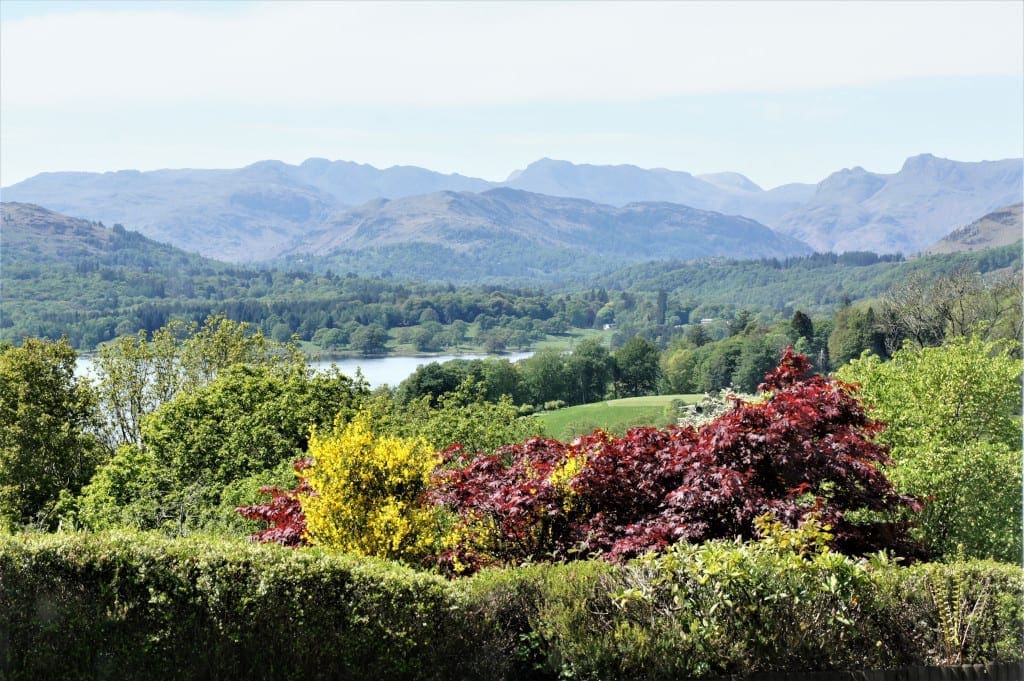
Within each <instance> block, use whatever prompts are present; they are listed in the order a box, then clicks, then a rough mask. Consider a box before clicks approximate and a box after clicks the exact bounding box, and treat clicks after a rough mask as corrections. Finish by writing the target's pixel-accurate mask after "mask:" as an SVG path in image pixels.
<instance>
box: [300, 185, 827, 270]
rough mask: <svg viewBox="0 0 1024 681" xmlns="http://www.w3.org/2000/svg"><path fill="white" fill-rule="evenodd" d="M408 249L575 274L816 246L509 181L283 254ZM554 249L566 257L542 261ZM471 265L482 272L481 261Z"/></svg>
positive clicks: (756, 226) (404, 201)
mask: <svg viewBox="0 0 1024 681" xmlns="http://www.w3.org/2000/svg"><path fill="white" fill-rule="evenodd" d="M399 246H402V247H410V246H416V247H418V248H419V249H420V250H421V252H422V253H423V254H424V256H425V257H432V258H433V259H437V258H441V259H445V260H447V259H451V258H460V259H461V258H466V259H468V260H470V261H472V260H473V259H483V260H486V261H487V262H486V263H484V264H485V265H486V268H487V271H488V272H489V273H490V274H492V275H494V276H523V275H524V264H527V265H526V266H527V267H528V268H530V269H528V271H529V272H530V273H531V274H532V275H534V276H541V277H544V278H556V279H560V278H564V276H565V274H564V273H561V272H558V271H556V270H558V269H563V270H566V271H572V269H573V267H574V264H575V263H578V262H580V261H581V260H586V261H588V263H590V264H591V265H594V264H596V263H602V265H601V266H602V267H603V266H607V267H608V268H611V267H614V266H615V263H617V262H618V263H621V262H631V261H643V260H651V259H654V258H663V257H675V258H702V257H710V256H717V255H730V256H733V257H740V258H744V257H762V256H764V257H772V256H782V257H784V256H786V255H790V254H803V253H808V252H809V250H810V249H808V248H807V246H806V245H804V244H802V243H800V242H799V241H796V240H794V239H792V238H790V237H786V236H783V235H780V234H777V233H775V232H773V231H772V230H770V229H769V228H767V227H765V226H764V225H761V224H760V223H758V222H756V221H754V220H750V219H748V218H743V217H739V216H726V215H722V214H720V213H714V212H710V211H702V210H697V209H695V208H690V207H687V206H681V205H677V204H671V203H631V204H628V205H626V206H623V207H621V208H620V207H615V206H609V205H604V204H598V203H594V202H592V201H587V200H585V199H567V198H560V197H554V196H547V195H543V194H534V193H532V192H525V191H522V190H516V189H510V188H507V187H501V188H497V189H491V190H488V191H486V192H483V193H472V192H450V191H445V192H436V193H432V194H425V195H419V196H412V197H405V198H401V199H394V200H391V201H388V200H383V199H378V200H375V201H372V202H370V203H367V204H364V205H363V206H360V207H358V208H355V209H351V210H348V211H344V212H341V213H338V214H337V215H335V216H334V217H333V218H332V219H331V220H330V221H329V223H328V224H327V225H325V226H324V227H322V228H320V229H318V230H314V231H311V232H310V233H308V234H306V235H304V236H302V237H300V238H298V239H297V240H296V241H295V242H294V243H293V244H292V245H291V246H290V247H289V248H287V249H286V250H284V251H283V256H285V257H299V256H317V257H328V256H331V255H333V254H337V253H339V252H348V253H351V252H359V253H361V252H367V251H370V250H373V251H375V252H378V253H380V252H382V251H381V249H384V251H383V252H387V249H393V248H395V247H399ZM438 248H441V249H444V250H443V251H438V250H437V249H438ZM428 253H429V254H432V255H431V256H428V255H427V254H428ZM553 253H558V254H560V256H559V258H558V259H550V258H547V257H541V254H544V256H547V255H549V254H553ZM446 264H450V263H446ZM349 266H351V264H349ZM439 266H440V265H439ZM466 267H468V268H469V269H468V270H467V272H478V271H479V270H478V267H479V265H473V264H469V265H466ZM449 276H451V275H450V274H449ZM456 278H458V279H462V277H456Z"/></svg>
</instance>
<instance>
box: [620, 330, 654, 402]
mask: <svg viewBox="0 0 1024 681" xmlns="http://www.w3.org/2000/svg"><path fill="white" fill-rule="evenodd" d="M659 359H660V356H659V353H658V347H657V346H656V345H655V344H654V343H652V342H651V341H649V340H647V339H646V338H641V337H640V336H633V338H632V339H631V340H630V341H629V342H627V343H626V344H625V345H623V346H622V347H621V348H619V349H618V350H616V351H615V392H616V394H617V395H619V396H620V397H636V396H640V395H653V394H654V393H655V391H656V390H657V386H658V378H659V376H660V375H661V367H660V366H659Z"/></svg>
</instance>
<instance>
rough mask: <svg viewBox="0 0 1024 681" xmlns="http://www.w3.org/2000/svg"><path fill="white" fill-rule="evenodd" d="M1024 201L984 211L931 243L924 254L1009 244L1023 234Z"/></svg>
mask: <svg viewBox="0 0 1024 681" xmlns="http://www.w3.org/2000/svg"><path fill="white" fill-rule="evenodd" d="M1021 207H1022V204H1020V203H1018V204H1015V205H1013V206H1007V207H1006V208H1002V209H1000V210H997V211H993V212H991V213H989V214H987V215H984V216H982V217H980V218H978V219H977V220H975V221H974V222H972V223H971V224H969V225H964V226H963V227H960V228H958V229H954V230H953V231H952V232H950V233H949V234H947V235H946V236H945V237H944V238H943V239H942V240H941V241H939V242H938V243H936V244H934V245H932V246H930V247H928V248H927V249H925V250H924V251H923V252H922V255H935V254H937V253H962V252H964V251H983V250H985V249H987V248H997V247H999V246H1009V245H1010V244H1015V243H1017V242H1018V241H1020V240H1021V239H1022V238H1024V217H1022V214H1021Z"/></svg>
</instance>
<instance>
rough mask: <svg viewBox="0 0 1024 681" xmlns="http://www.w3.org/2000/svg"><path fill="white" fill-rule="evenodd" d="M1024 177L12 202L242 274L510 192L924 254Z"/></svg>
mask: <svg viewBox="0 0 1024 681" xmlns="http://www.w3.org/2000/svg"><path fill="white" fill-rule="evenodd" d="M1021 168H1022V160H1021V159H1008V160H1003V161H983V162H978V163H965V162H959V161H949V160H946V159H939V158H936V157H934V156H931V155H929V154H922V155H920V156H915V157H912V158H910V159H907V161H906V163H905V164H904V166H903V168H902V169H901V170H900V171H899V172H898V173H894V174H890V175H884V174H879V173H873V172H869V171H867V170H864V169H863V168H859V167H857V168H853V169H844V170H841V171H838V172H836V173H833V174H832V175H830V176H829V177H827V178H825V179H824V180H822V181H821V182H820V183H819V184H818V185H808V184H798V183H797V184H788V185H782V186H780V187H775V188H773V189H770V190H767V191H766V190H763V189H761V188H760V187H759V186H758V185H757V184H755V183H754V182H752V181H751V180H750V179H749V178H747V177H745V176H743V175H741V174H739V173H734V172H722V173H710V174H705V175H700V176H695V175H692V174H690V173H687V172H683V171H672V170H665V169H651V170H648V169H642V168H639V167H636V166H630V165H617V166H597V165H587V164H581V165H576V164H573V163H570V162H568V161H557V160H552V159H541V160H540V161H537V162H535V163H532V164H530V165H529V166H527V167H526V168H524V169H522V170H520V171H516V172H514V173H512V174H511V175H510V176H509V178H508V180H506V181H505V182H504V183H493V182H488V181H485V180H482V179H478V178H472V177H466V176H463V175H458V174H449V175H445V174H442V173H437V172H434V171H430V170H426V169H423V168H418V167H414V166H395V167H391V168H387V169H383V170H380V169H377V168H374V167H373V166H369V165H365V164H358V163H352V162H348V161H327V160H325V159H316V158H313V159H308V160H307V161H305V162H303V163H302V164H299V165H289V164H287V163H282V162H280V161H261V162H258V163H254V164H252V165H250V166H246V167H245V168H239V169H233V170H187V169H185V170H158V171H149V172H138V171H119V172H112V173H70V172H61V173H43V174H40V175H37V176H35V177H32V178H29V179H27V180H25V181H23V182H19V183H18V184H16V185H13V186H10V187H6V188H4V189H3V190H2V198H3V200H5V201H21V202H30V203H35V204H38V205H42V206H46V207H47V208H50V209H52V210H55V211H58V212H61V213H65V214H69V215H76V216H81V217H84V218H87V219H90V220H101V221H103V222H105V223H107V224H113V223H116V222H120V223H122V224H124V225H127V226H129V227H131V228H132V229H137V230H139V231H140V232H142V233H143V234H145V235H147V236H148V237H150V238H153V239H156V240H158V241H163V242H167V243H171V244H173V245H175V246H178V247H180V248H183V249H186V250H189V251H192V252H197V253H200V254H203V255H205V256H208V257H212V258H217V259H221V260H227V261H234V262H247V261H258V260H263V259H267V258H271V257H277V256H279V255H280V254H281V253H282V252H283V251H285V250H287V249H291V248H294V247H295V243H296V240H297V239H301V238H303V237H305V236H307V235H317V237H316V238H321V239H328V237H325V236H323V235H324V230H325V229H326V228H328V227H331V226H334V227H336V226H337V225H339V224H343V223H347V222H348V221H351V219H355V218H347V217H344V214H345V213H346V212H347V211H362V212H364V213H365V212H366V211H367V210H369V209H368V208H367V206H368V205H369V202H372V201H374V200H376V199H388V200H392V201H397V200H402V199H406V198H409V197H412V196H424V195H431V194H436V193H438V192H477V193H480V192H487V191H488V190H490V189H495V188H498V187H508V188H511V189H519V190H524V191H528V192H530V193H533V194H545V195H549V196H556V197H563V198H576V199H587V200H589V201H592V202H594V203H598V204H607V205H611V206H616V207H624V206H627V205H628V204H632V203H637V202H669V203H674V204H680V205H684V206H689V207H692V208H695V209H700V210H706V211H715V212H718V213H723V214H727V215H742V216H745V217H748V218H751V219H753V220H755V221H757V222H760V223H762V224H763V225H767V226H769V227H771V228H772V229H776V230H777V231H781V232H784V233H785V234H788V235H789V236H792V237H794V238H796V239H799V240H801V241H806V242H807V243H809V244H810V245H811V246H812V247H814V248H815V249H816V250H820V251H828V250H834V251H846V250H875V251H877V252H881V253H891V252H903V253H914V252H917V251H920V250H921V249H922V248H925V247H927V246H929V245H930V244H933V243H935V242H936V241H937V240H939V239H940V238H942V237H943V236H945V234H947V233H948V232H949V231H951V230H952V229H954V228H956V227H958V226H961V225H964V224H966V223H968V222H970V221H971V220H974V219H976V218H977V217H978V216H980V215H983V214H985V213H987V212H989V211H992V210H995V209H997V208H999V207H1002V206H1006V205H1009V204H1011V203H1015V202H1016V201H1019V200H1020V198H1021V192H1022V173H1021ZM429 201H436V199H430V200H427V199H425V200H423V201H421V202H420V203H421V204H423V206H424V207H422V209H423V210H425V205H426V203H429ZM485 203H486V201H485ZM403 205H404V204H403ZM353 206H355V208H353ZM396 208H397V207H393V208H392V209H391V210H392V211H394V210H396ZM435 208H436V206H435ZM492 208H493V206H492ZM452 210H453V211H454V212H453V213H452V215H451V216H449V219H451V220H455V221H456V222H460V221H464V220H465V219H467V218H466V217H465V214H464V213H463V212H460V209H459V208H458V207H457V206H454V205H452ZM488 210H489V209H488ZM386 212H387V211H385V213H386ZM435 213H436V210H435ZM536 217H537V216H533V217H530V218H527V217H523V219H524V220H526V221H527V222H529V220H531V219H534V218H536ZM563 218H564V216H555V215H550V214H548V215H547V216H546V217H545V218H544V219H546V220H549V221H550V224H551V225H552V226H553V228H554V229H555V231H557V230H558V229H561V228H560V227H558V225H561V224H562V222H563ZM410 219H413V218H410ZM435 219H440V217H438V216H437V215H435ZM424 220H426V218H425V217H423V216H420V217H419V218H416V219H414V223H415V224H410V225H407V226H405V227H403V228H402V231H404V232H407V233H413V232H415V231H416V229H420V230H422V229H425V224H426V223H425V222H424ZM416 225H418V227H416ZM366 229H370V227H369V226H366ZM477 232H478V235H480V236H482V235H483V233H484V232H480V231H479V229H477ZM452 246H453V247H455V248H458V247H459V244H457V243H455V244H452ZM797 252H802V251H797Z"/></svg>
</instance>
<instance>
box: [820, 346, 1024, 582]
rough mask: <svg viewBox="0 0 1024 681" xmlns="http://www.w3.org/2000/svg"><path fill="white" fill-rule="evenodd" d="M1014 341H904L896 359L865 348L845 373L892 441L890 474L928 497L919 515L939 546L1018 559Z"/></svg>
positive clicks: (946, 551)
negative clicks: (931, 344)
mask: <svg viewBox="0 0 1024 681" xmlns="http://www.w3.org/2000/svg"><path fill="white" fill-rule="evenodd" d="M1013 346H1014V343H1013V342H1005V343H1002V342H992V341H989V342H986V341H982V340H981V339H979V338H977V337H972V338H962V337H961V338H955V339H952V340H950V341H947V342H946V344H945V345H943V346H940V347H929V348H916V347H905V348H903V349H902V350H900V351H898V352H897V353H896V354H895V355H894V356H893V358H892V361H890V362H888V363H883V362H882V361H881V360H879V358H878V357H877V356H874V355H865V356H864V357H862V358H861V359H859V360H854V361H853V362H851V363H850V364H849V365H848V366H846V367H844V368H843V369H841V370H840V371H839V376H840V377H841V378H842V379H843V380H844V381H849V382H856V383H859V384H860V386H861V387H860V395H861V397H862V398H863V400H864V402H865V403H867V404H869V405H871V407H872V416H874V417H875V418H878V419H880V420H881V421H883V422H885V423H886V424H888V428H887V429H886V430H885V431H883V432H882V434H881V435H880V436H879V438H880V440H881V441H882V442H884V443H885V444H888V445H889V446H890V447H891V448H892V458H893V460H894V462H895V465H894V467H893V469H892V471H891V475H890V477H891V478H892V480H893V481H894V482H895V483H896V484H897V485H898V486H899V487H900V489H901V491H903V492H905V493H909V494H914V495H917V496H919V497H921V498H922V499H925V500H927V503H926V506H925V510H924V512H923V513H922V514H921V516H920V522H921V530H922V533H923V537H924V539H925V540H926V541H927V542H928V544H929V545H930V547H931V548H932V550H933V551H935V552H936V553H937V554H939V555H943V556H953V555H955V554H956V551H957V547H958V546H960V545H962V546H963V547H964V548H965V550H966V552H967V554H968V555H970V556H975V557H993V558H998V559H1001V560H1008V561H1015V562H1016V561H1019V560H1020V557H1021V454H1020V452H1021V449H1020V442H1021V441H1020V437H1021V435H1020V434H1021V419H1020V415H1021V387H1020V378H1021V362H1020V360H1018V359H1016V357H1015V356H1014V353H1015V352H1016V348H1015V347H1013Z"/></svg>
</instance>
